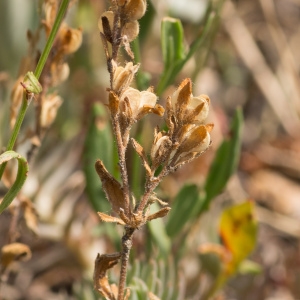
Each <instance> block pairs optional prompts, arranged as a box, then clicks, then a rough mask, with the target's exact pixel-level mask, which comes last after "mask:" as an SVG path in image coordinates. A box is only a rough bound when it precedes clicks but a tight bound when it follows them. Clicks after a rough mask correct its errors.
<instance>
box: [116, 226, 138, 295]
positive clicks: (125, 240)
mask: <svg viewBox="0 0 300 300" xmlns="http://www.w3.org/2000/svg"><path fill="white" fill-rule="evenodd" d="M125 230H126V231H125V234H124V235H123V237H122V254H121V270H120V281H119V293H118V300H123V299H124V290H125V284H126V276H127V266H128V261H129V254H130V250H131V247H132V236H133V233H134V231H135V229H134V228H130V227H126V228H125Z"/></svg>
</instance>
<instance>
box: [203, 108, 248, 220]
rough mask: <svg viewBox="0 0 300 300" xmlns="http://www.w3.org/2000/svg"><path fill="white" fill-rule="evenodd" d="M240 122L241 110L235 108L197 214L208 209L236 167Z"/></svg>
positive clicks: (239, 146) (241, 119)
mask: <svg viewBox="0 0 300 300" xmlns="http://www.w3.org/2000/svg"><path fill="white" fill-rule="evenodd" d="M242 124H243V114H242V110H241V109H237V110H236V112H235V115H234V117H233V120H232V123H231V127H230V132H229V135H228V137H227V138H225V140H224V141H223V143H222V144H221V146H220V147H219V149H218V150H217V153H216V157H215V159H214V161H213V163H212V165H211V167H210V170H209V174H208V176H207V179H206V183H205V187H204V190H205V199H204V201H203V202H202V203H201V206H200V208H199V211H198V214H200V213H202V212H203V211H204V210H207V209H208V207H209V204H210V202H211V200H212V199H213V198H214V197H215V196H217V195H218V194H220V193H221V192H222V190H223V189H224V187H225V186H226V184H227V181H228V180H229V178H230V176H231V175H232V174H233V173H234V172H235V170H236V168H237V165H238V162H239V160H240V152H241V132H242Z"/></svg>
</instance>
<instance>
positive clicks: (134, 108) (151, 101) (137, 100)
mask: <svg viewBox="0 0 300 300" xmlns="http://www.w3.org/2000/svg"><path fill="white" fill-rule="evenodd" d="M156 102H157V96H156V95H155V94H154V93H152V92H151V91H149V90H148V91H142V92H140V91H139V90H136V89H134V88H128V89H126V90H125V91H124V93H123V94H122V96H121V98H120V108H121V109H122V110H123V109H124V111H127V112H128V115H127V117H128V118H130V119H132V120H134V121H137V120H140V119H141V118H142V117H144V116H145V115H147V114H149V113H151V112H153V113H155V114H157V115H159V116H162V115H163V113H164V108H163V107H162V106H161V105H159V104H156ZM128 103H129V107H128Z"/></svg>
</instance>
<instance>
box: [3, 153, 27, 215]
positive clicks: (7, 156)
mask: <svg viewBox="0 0 300 300" xmlns="http://www.w3.org/2000/svg"><path fill="white" fill-rule="evenodd" d="M13 158H16V159H17V160H18V173H17V177H16V180H15V182H14V184H13V185H12V186H11V188H10V189H9V190H8V192H7V193H6V194H5V196H4V198H3V200H2V202H1V203H0V214H1V213H2V212H3V210H4V209H5V208H6V207H8V206H9V205H10V203H11V202H12V201H13V200H14V198H15V197H16V196H17V194H18V192H19V191H20V190H21V188H22V186H23V184H24V182H25V180H26V178H27V173H28V163H27V161H26V159H25V158H24V157H23V156H21V155H20V154H18V153H16V152H14V151H6V152H4V153H3V154H1V155H0V165H2V164H3V163H7V162H8V161H9V160H11V159H13Z"/></svg>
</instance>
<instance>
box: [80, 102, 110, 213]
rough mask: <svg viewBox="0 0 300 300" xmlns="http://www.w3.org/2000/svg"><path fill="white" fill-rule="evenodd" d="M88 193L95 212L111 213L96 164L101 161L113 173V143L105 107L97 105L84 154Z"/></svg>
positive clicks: (94, 109)
mask: <svg viewBox="0 0 300 300" xmlns="http://www.w3.org/2000/svg"><path fill="white" fill-rule="evenodd" d="M83 155H84V156H83V161H84V173H85V178H86V191H87V194H88V197H89V200H90V202H91V204H92V206H93V208H94V209H95V211H109V210H110V209H111V208H110V205H109V203H108V201H107V199H106V197H105V194H104V192H103V190H102V188H101V181H100V179H99V177H98V175H97V173H96V170H95V162H96V160H97V159H101V160H102V161H103V163H104V165H105V167H106V168H107V170H108V171H110V172H111V171H112V163H113V141H112V133H111V129H110V125H109V122H108V121H107V113H106V111H105V109H104V106H103V105H101V104H98V103H96V104H95V105H94V106H93V108H92V116H91V123H90V125H89V129H88V132H87V136H86V140H85V149H84V154H83Z"/></svg>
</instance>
